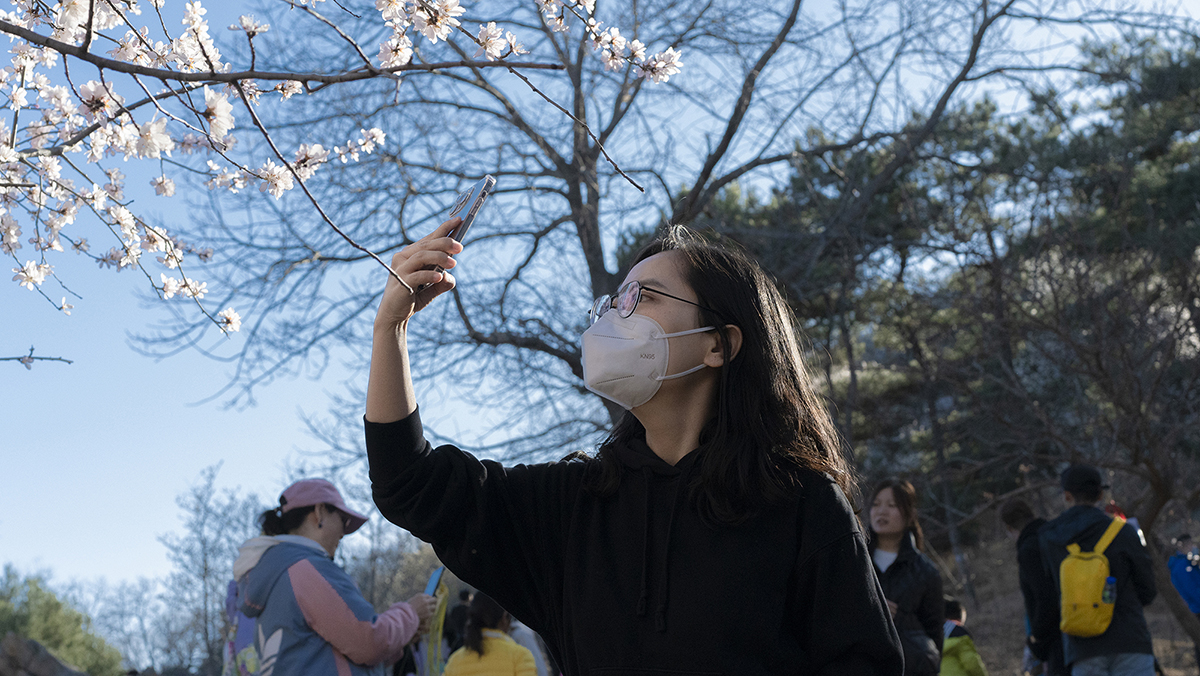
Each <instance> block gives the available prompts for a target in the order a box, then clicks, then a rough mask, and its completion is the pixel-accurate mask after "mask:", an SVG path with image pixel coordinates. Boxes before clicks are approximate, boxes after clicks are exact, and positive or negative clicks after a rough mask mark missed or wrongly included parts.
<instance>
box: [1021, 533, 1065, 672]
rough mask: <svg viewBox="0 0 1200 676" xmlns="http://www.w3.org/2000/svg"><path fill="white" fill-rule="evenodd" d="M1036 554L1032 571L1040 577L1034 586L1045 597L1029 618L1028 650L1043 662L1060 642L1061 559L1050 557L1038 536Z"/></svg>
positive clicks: (1047, 549) (1047, 548)
mask: <svg viewBox="0 0 1200 676" xmlns="http://www.w3.org/2000/svg"><path fill="white" fill-rule="evenodd" d="M1037 553H1038V559H1039V560H1038V562H1037V566H1036V567H1035V568H1034V570H1040V571H1041V575H1040V577H1036V578H1035V580H1037V583H1036V584H1040V585H1043V586H1044V588H1045V590H1046V595H1045V596H1043V597H1042V600H1041V602H1040V603H1038V604H1037V615H1036V616H1034V617H1030V618H1029V624H1030V627H1031V630H1032V632H1033V633H1032V634H1031V635H1032V637H1033V640H1032V641H1031V642H1030V644H1029V650H1030V652H1032V653H1033V655H1034V657H1037V658H1038V659H1039V660H1043V661H1045V660H1047V659H1049V657H1050V649H1051V647H1052V646H1053V645H1054V644H1055V643H1056V642H1059V641H1061V640H1062V634H1061V633H1060V632H1059V629H1058V625H1059V622H1060V614H1061V612H1062V609H1061V608H1060V605H1061V602H1060V598H1059V592H1058V565H1059V564H1060V563H1062V558H1058V559H1055V558H1054V557H1052V556H1051V555H1050V549H1049V545H1048V544H1047V543H1046V542H1045V541H1044V540H1043V539H1042V538H1041V537H1040V536H1039V537H1038V546H1037Z"/></svg>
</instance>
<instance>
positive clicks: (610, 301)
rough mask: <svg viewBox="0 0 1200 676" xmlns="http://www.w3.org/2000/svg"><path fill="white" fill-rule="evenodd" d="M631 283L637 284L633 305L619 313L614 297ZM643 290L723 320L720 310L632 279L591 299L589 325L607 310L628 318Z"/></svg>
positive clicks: (640, 300)
mask: <svg viewBox="0 0 1200 676" xmlns="http://www.w3.org/2000/svg"><path fill="white" fill-rule="evenodd" d="M631 284H632V285H637V290H638V292H637V298H636V299H635V300H634V301H633V305H632V306H631V307H630V308H629V312H628V313H626V314H621V311H620V310H619V309H618V308H617V307H616V305H615V302H616V299H617V298H619V297H620V296H621V291H622V289H626V288H628V287H629V286H630V285H631ZM643 291H649V292H650V293H656V294H658V295H660V296H666V297H667V298H670V299H672V300H677V301H680V302H683V303H687V304H688V305H693V306H695V307H698V308H700V309H701V310H707V311H708V312H711V313H713V315H715V316H716V317H717V318H718V319H720V320H721V321H725V319H724V318H723V317H721V313H720V312H717V311H716V310H714V309H712V308H710V307H706V306H704V305H701V304H699V303H694V302H692V301H690V300H688V299H686V298H680V297H679V296H673V295H671V294H669V293H667V292H666V291H661V290H659V289H653V288H650V287H648V286H642V283H641V282H639V281H638V280H636V279H634V280H631V281H628V282H625V283H624V284H622V285H621V286H619V287H617V290H616V291H615V292H614V293H606V294H604V295H603V296H600V297H599V298H597V299H596V300H594V301H592V307H591V309H590V310H588V319H589V322H588V323H589V325H591V324H595V323H596V322H597V321H599V320H600V318H601V317H603V316H604V315H605V313H607V312H608V311H609V310H616V311H617V316H619V317H620V318H621V319H628V318H629V317H630V315H632V314H633V313H634V312H635V311H637V306H638V304H639V303H641V302H642V292H643ZM600 308H604V309H603V310H601V309H600Z"/></svg>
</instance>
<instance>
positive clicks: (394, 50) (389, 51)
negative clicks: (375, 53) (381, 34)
mask: <svg viewBox="0 0 1200 676" xmlns="http://www.w3.org/2000/svg"><path fill="white" fill-rule="evenodd" d="M412 56H413V43H412V40H409V39H408V36H407V35H405V34H403V33H398V34H395V35H393V36H392V37H391V39H389V40H387V41H385V42H384V43H382V44H380V45H379V65H381V66H383V67H384V68H396V67H398V66H405V65H408V62H409V61H412Z"/></svg>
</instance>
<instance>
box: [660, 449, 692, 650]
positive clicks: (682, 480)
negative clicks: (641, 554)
mask: <svg viewBox="0 0 1200 676" xmlns="http://www.w3.org/2000/svg"><path fill="white" fill-rule="evenodd" d="M691 470H692V467H691V465H690V464H689V465H688V466H687V467H686V468H684V470H683V473H682V474H680V475H679V482H678V483H676V484H675V499H674V500H673V501H672V504H671V515H670V516H669V517H668V518H667V539H666V541H665V542H664V543H663V564H662V580H661V582H660V583H659V590H658V608H656V609H655V611H654V629H655V631H658V632H659V633H662V632H665V631H666V630H667V593H668V592H669V591H670V587H671V585H670V579H669V578H670V575H671V530H672V528H674V526H675V514H676V512H678V511H679V503H681V502H683V500H684V497H685V496H686V495H687V481H688V475H689V474H690V473H691Z"/></svg>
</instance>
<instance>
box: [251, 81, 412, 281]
mask: <svg viewBox="0 0 1200 676" xmlns="http://www.w3.org/2000/svg"><path fill="white" fill-rule="evenodd" d="M233 86H234V87H236V88H237V91H238V95H239V96H241V98H242V103H244V104H245V105H246V110H247V111H248V112H249V113H250V119H251V120H253V121H254V126H256V127H258V130H259V131H260V132H262V135H263V139H265V140H266V142H267V145H269V146H271V150H272V151H273V152H274V153H275V156H276V157H278V158H279V161H280V162H283V166H285V167H287V169H288V171H289V172H290V173H291V174H292V178H294V179H295V180H296V183H298V184H299V185H300V189H301V190H303V191H304V194H305V195H306V196H307V197H308V199H309V201H310V202H312V205H313V208H315V209H316V210H317V213H318V214H321V219H322V220H324V221H325V222H326V223H327V224H328V225H329V227H331V228H333V231H334V232H336V233H337V234H338V235H340V236H341V237H342V239H344V240H346V242H347V243H349V244H350V246H352V247H354V248H355V249H358V250H359V251H362V252H363V253H365V254H367V255H368V256H370V257H371V258H374V259H375V261H376V262H377V263H379V264H380V265H382V266H383V268H384V269H385V270H387V271H388V274H389V275H391V276H392V278H393V279H395V280H396V281H397V282H399V283H400V286H403V287H404V288H405V289H407V290H408V292H409V293H410V294H412V295H413V296H414V297H416V295H417V292H416V291H415V290H413V288H412V287H411V286H409V285H408V282H405V281H404V280H403V279H401V278H400V275H398V274H396V271H395V270H393V269H392V266H390V265H388V264H387V263H385V262H384V261H383V259H382V258H380V257H379V256H377V255H376V254H375V252H373V251H371V250H370V249H368V248H366V247H364V246H363V245H361V244H359V243H358V242H356V241H354V240H353V239H352V238H351V237H350V236H349V235H347V234H346V233H345V232H343V231H342V229H341V228H339V227H338V226H337V223H334V222H333V220H332V219H330V218H329V216H328V215H327V214H326V213H325V210H324V209H322V208H321V204H320V203H319V202H317V198H316V197H315V196H314V195H313V194H312V193H311V192H309V190H308V186H307V185H305V184H304V179H302V178H300V174H298V173H296V168H295V167H293V166H292V163H291V162H289V161H288V160H287V158H286V157H284V156H283V153H281V152H280V151H279V148H278V147H277V146H276V145H275V140H274V139H272V138H271V134H270V132H268V131H267V128H266V126H265V125H263V123H262V120H260V119H258V113H255V112H254V105H253V104H252V103H250V99H249V97H247V96H246V91H245V90H244V89H242V83H241V82H238V81H234V83H233Z"/></svg>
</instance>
